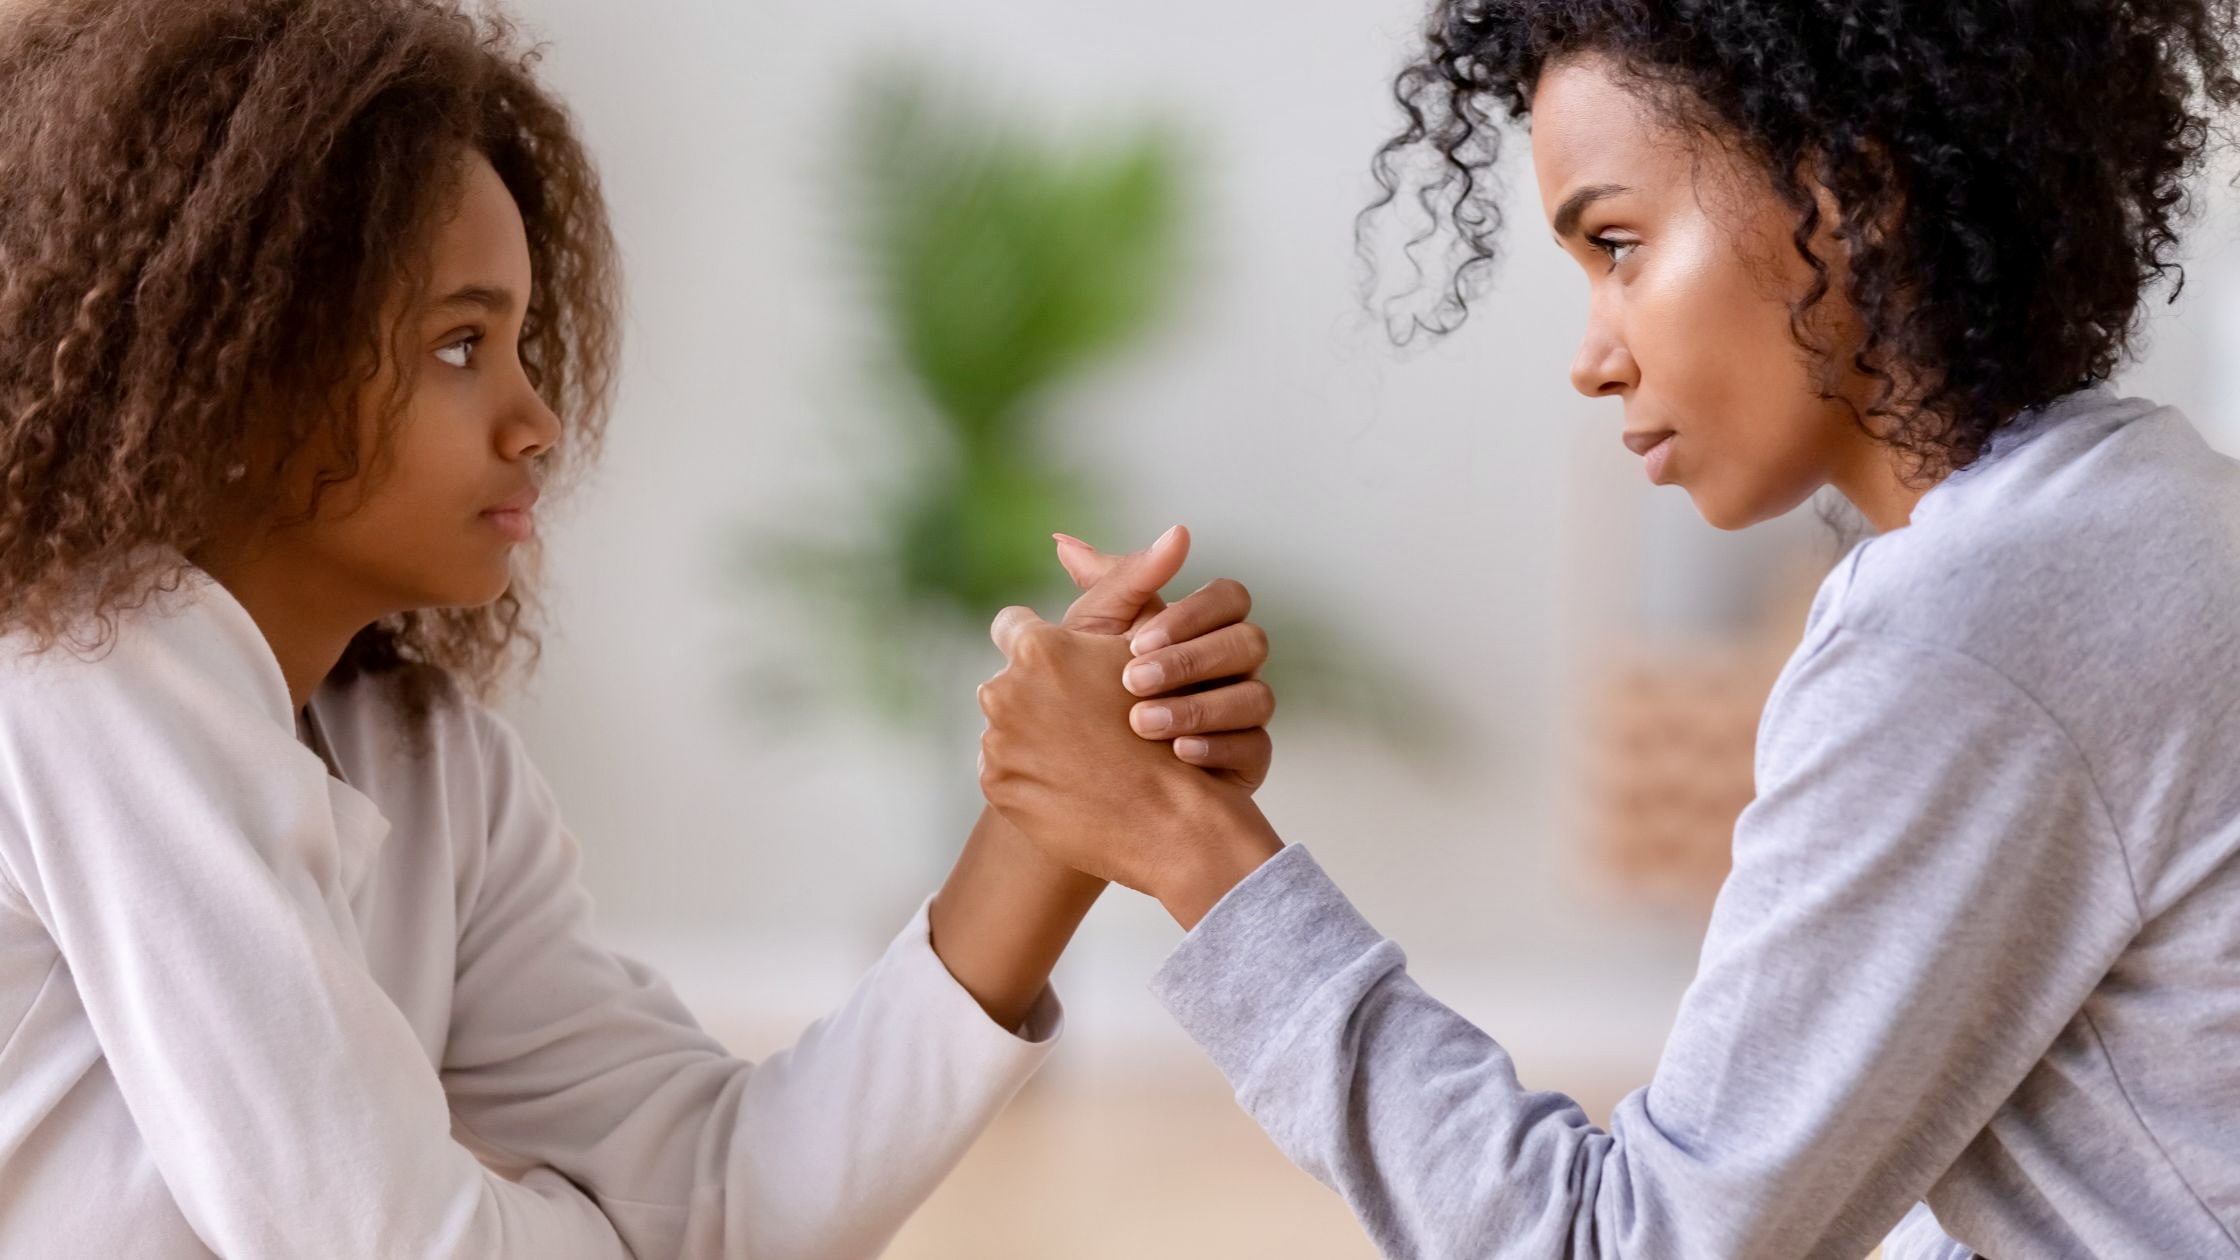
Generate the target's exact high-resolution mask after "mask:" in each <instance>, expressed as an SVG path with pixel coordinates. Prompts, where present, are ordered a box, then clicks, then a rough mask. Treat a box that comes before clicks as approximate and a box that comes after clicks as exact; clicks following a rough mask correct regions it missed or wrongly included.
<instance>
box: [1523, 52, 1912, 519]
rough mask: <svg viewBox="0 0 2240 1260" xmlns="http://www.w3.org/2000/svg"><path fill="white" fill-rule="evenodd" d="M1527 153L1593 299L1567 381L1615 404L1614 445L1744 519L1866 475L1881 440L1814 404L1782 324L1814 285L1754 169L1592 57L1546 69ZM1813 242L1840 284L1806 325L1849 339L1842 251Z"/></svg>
mask: <svg viewBox="0 0 2240 1260" xmlns="http://www.w3.org/2000/svg"><path fill="white" fill-rule="evenodd" d="M1532 160H1533V170H1534V173H1535V175H1536V176H1537V179H1538V182H1539V187H1540V200H1541V208H1542V210H1543V211H1544V212H1545V213H1546V214H1547V216H1548V222H1549V224H1550V226H1551V227H1552V228H1553V229H1554V230H1555V232H1556V235H1557V239H1558V241H1559V243H1560V244H1561V245H1562V246H1563V248H1564V250H1565V251H1566V252H1567V253H1569V254H1570V255H1571V256H1572V257H1573V258H1574V259H1575V260H1576V261H1577V262H1578V263H1579V265H1580V267H1581V268H1582V269H1583V270H1584V271H1585V273H1586V277H1587V283H1588V286H1589V289H1590V294H1591V296H1590V302H1589V306H1588V313H1587V326H1586V331H1585V335H1584V336H1583V337H1582V339H1581V341H1580V345H1579V352H1578V357H1577V358H1576V359H1575V360H1574V362H1573V363H1572V365H1571V380H1572V384H1573V385H1574V386H1575V387H1576V388H1577V389H1578V390H1579V392H1580V393H1582V394H1585V395H1587V396H1588V397H1601V396H1604V395H1612V396H1616V397H1618V398H1621V399H1623V400H1624V404H1625V430H1624V433H1625V438H1624V440H1625V442H1626V444H1627V445H1628V447H1629V448H1632V449H1634V450H1635V453H1637V454H1645V455H1646V458H1645V459H1644V464H1645V465H1646V467H1647V470H1648V473H1649V475H1650V476H1651V477H1652V478H1653V479H1654V480H1656V481H1658V482H1660V483H1663V484H1673V485H1679V486H1681V487H1684V488H1685V489H1686V490H1687V491H1688V494H1689V495H1690V497H1691V498H1692V499H1693V500H1694V502H1695V507H1696V510H1697V511H1698V512H1699V513H1701V514H1702V516H1703V518H1704V519H1705V520H1706V521H1709V522H1710V523H1711V524H1713V525H1715V526H1718V527H1719V528H1721V529H1739V528H1741V527H1743V526H1746V525H1752V524H1756V523H1757V522H1759V521H1764V520H1768V519H1770V518H1772V517H1775V516H1779V515H1781V514H1782V513H1784V512H1787V511H1789V510H1790V509H1791V508H1794V507H1796V506H1797V505H1798V504H1800V503H1802V502H1803V501H1804V500H1805V499H1806V498H1808V497H1810V496H1811V494H1812V493H1813V492H1814V491H1815V490H1817V489H1819V488H1820V487H1821V486H1823V485H1826V484H1829V483H1831V482H1834V483H1837V484H1838V485H1842V484H1844V483H1845V482H1847V481H1850V480H1853V479H1855V478H1857V477H1860V476H1863V475H1869V474H1867V471H1866V470H1867V469H1869V468H1870V467H1871V466H1872V465H1873V464H1874V463H1876V462H1880V461H1881V460H1882V459H1883V458H1884V457H1883V456H1882V455H1881V452H1880V448H1879V447H1878V446H1877V445H1876V444H1874V443H1872V442H1871V441H1870V440H1868V439H1867V437H1866V435H1865V434H1863V433H1862V432H1861V431H1860V430H1859V428H1858V425H1857V422H1856V421H1855V420H1854V418H1853V416H1852V413H1851V411H1850V409H1849V408H1847V407H1846V406H1845V405H1844V404H1843V403H1841V402H1839V401H1835V400H1827V399H1822V398H1819V397H1818V396H1817V394H1818V391H1817V389H1816V388H1815V381H1816V379H1817V378H1816V373H1815V371H1814V369H1813V365H1812V363H1811V361H1810V360H1809V359H1808V357H1807V355H1806V354H1805V352H1804V351H1803V350H1802V349H1801V348H1800V347H1799V346H1798V345H1797V342H1796V340H1795V338H1794V336H1793V335H1792V333H1791V331H1790V302H1791V301H1792V300H1793V299H1794V298H1795V297H1797V296H1799V295H1801V294H1803V293H1804V292H1805V291H1806V289H1807V288H1808V287H1809V285H1810V284H1811V281H1812V273H1811V270H1810V268H1809V267H1808V266H1807V265H1806V264H1805V262H1804V260H1803V259H1802V258H1800V257H1798V256H1797V253H1796V250H1795V248H1794V247H1793V246H1792V245H1791V243H1790V242H1791V238H1792V235H1793V233H1794V232H1795V229H1796V224H1797V216H1796V214H1795V212H1794V211H1792V210H1791V209H1790V208H1789V207H1788V206H1787V205H1786V204H1785V203H1783V202H1782V201H1781V199H1780V198H1779V197H1777V196H1776V195H1775V194H1774V192H1773V190H1772V188H1771V187H1770V186H1769V185H1768V184H1767V182H1766V180H1765V179H1764V178H1763V176H1762V175H1761V174H1760V173H1759V172H1758V171H1757V170H1756V169H1755V168H1754V167H1753V166H1752V165H1750V164H1749V163H1748V162H1746V161H1744V160H1742V159H1739V158H1736V157H1734V156H1733V155H1730V154H1729V153H1727V152H1724V151H1722V150H1720V149H1719V148H1718V147H1717V146H1716V144H1715V143H1713V142H1712V141H1709V140H1707V139H1705V138H1703V137H1702V136H1700V135H1693V134H1690V133H1687V132H1684V131H1682V130H1681V129H1680V128H1679V127H1677V126H1675V125H1673V124H1672V123H1670V122H1667V121H1665V120H1662V119H1660V118H1659V117H1658V116H1657V113H1656V111H1655V109H1654V107H1653V106H1652V105H1651V103H1649V102H1648V101H1646V100H1645V99H1644V98H1643V96H1642V95H1641V94H1640V92H1639V90H1638V89H1637V88H1635V87H1633V86H1630V85H1628V84H1626V83H1624V82H1622V81H1621V80H1620V79H1619V78H1618V77H1617V76H1616V75H1615V74H1614V73H1613V70H1612V67H1611V66H1610V64H1609V63H1608V62H1606V61H1603V60H1601V59H1599V58H1594V57H1581V58H1574V59H1570V60H1565V61H1559V62H1557V63H1555V64H1553V65H1551V66H1550V67H1549V69H1548V71H1547V73H1546V74H1545V75H1544V76H1543V77H1542V79H1541V82H1540V85H1539V89H1538V91H1537V92H1536V93H1535V95H1534V97H1533V106H1532ZM1819 252H1820V254H1821V256H1822V257H1823V258H1825V259H1827V260H1828V261H1829V263H1830V265H1831V274H1830V277H1829V278H1830V283H1831V284H1832V285H1835V286H1836V288H1835V290H1834V291H1833V292H1831V294H1830V295H1829V297H1828V298H1827V299H1826V300H1825V301H1824V302H1823V303H1822V304H1821V305H1820V307H1819V308H1817V309H1816V311H1815V322H1814V325H1813V328H1814V331H1815V332H1816V333H1817V334H1820V335H1826V334H1827V333H1830V332H1832V333H1834V334H1835V336H1836V339H1837V342H1836V343H1837V344H1838V345H1844V344H1848V343H1849V341H1850V340H1851V339H1854V338H1855V337H1856V333H1855V332H1853V331H1852V329H1851V325H1852V324H1853V320H1852V319H1851V316H1850V313H1849V308H1848V306H1847V305H1846V304H1845V303H1844V302H1843V300H1842V298H1841V296H1840V295H1841V292H1842V289H1841V274H1840V271H1838V270H1836V268H1837V267H1838V266H1840V263H1839V259H1838V257H1837V255H1836V253H1835V251H1834V250H1833V249H1832V248H1831V247H1830V246H1828V245H1826V244H1823V245H1822V246H1821V247H1820V251H1819ZM1860 397H1864V394H1863V393H1862V394H1861V395H1860ZM1855 401H1856V399H1855ZM1668 435H1669V436H1668ZM1659 442H1662V446H1661V447H1658V446H1657V445H1656V444H1657V443H1659Z"/></svg>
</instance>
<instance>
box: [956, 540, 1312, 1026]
mask: <svg viewBox="0 0 2240 1260" xmlns="http://www.w3.org/2000/svg"><path fill="white" fill-rule="evenodd" d="M1060 543H1061V545H1060V547H1059V553H1058V554H1059V559H1060V560H1061V561H1063V562H1064V564H1065V567H1066V571H1067V572H1068V573H1070V574H1071V575H1072V576H1073V579H1074V581H1075V582H1076V583H1078V584H1079V585H1080V586H1081V587H1082V588H1083V592H1084V593H1083V594H1082V596H1081V597H1080V598H1079V599H1077V600H1075V601H1074V602H1073V606H1072V607H1070V608H1068V609H1067V610H1066V617H1065V625H1066V626H1067V627H1068V628H1069V629H1074V630H1078V631H1081V632H1082V633H1084V634H1098V635H1108V636H1122V635H1126V636H1131V637H1132V638H1133V639H1134V641H1135V642H1136V643H1137V644H1138V645H1139V646H1146V647H1147V649H1148V646H1149V645H1151V644H1153V643H1155V642H1156V639H1155V638H1154V636H1164V637H1165V638H1167V639H1170V640H1173V641H1176V642H1177V647H1175V648H1173V649H1170V651H1172V652H1176V653H1187V654H1188V655H1185V656H1184V657H1183V658H1182V660H1181V662H1180V663H1179V664H1177V665H1176V667H1175V672H1174V674H1173V675H1172V680H1173V681H1172V682H1171V683H1170V684H1169V685H1171V686H1173V687H1176V688H1189V687H1193V686H1197V685H1200V684H1201V683H1203V682H1206V681H1211V680H1215V679H1219V678H1227V677H1235V678H1237V679H1239V680H1242V679H1245V678H1248V677H1249V676H1250V675H1251V674H1253V673H1256V672H1257V671H1258V670H1259V668H1260V666H1261V664H1262V663H1263V662H1264V661H1265V660H1266V643H1267V639H1266V636H1264V635H1259V634H1258V631H1257V628H1256V627H1245V628H1247V629H1250V630H1251V631H1252V637H1251V638H1249V639H1245V640H1243V641H1242V642H1241V643H1240V642H1239V636H1237V635H1236V634H1235V633H1234V631H1236V630H1237V629H1238V628H1239V626H1240V625H1241V624H1242V623H1243V621H1244V618H1245V617H1246V615H1247V614H1249V613H1250V611H1251V608H1252V600H1251V596H1250V595H1248V594H1247V593H1246V592H1245V589H1244V588H1243V587H1242V586H1239V585H1237V584H1236V583H1234V582H1216V583H1214V584H1213V585H1211V586H1209V587H1207V588H1205V589H1204V590H1201V591H1199V592H1197V593H1196V594H1193V595H1191V596H1189V597H1188V598H1185V599H1183V600H1180V601H1178V602H1176V603H1175V604H1174V605H1173V606H1172V607H1169V606H1168V605H1166V604H1164V603H1161V602H1160V600H1159V595H1158V591H1159V588H1160V587H1162V586H1164V585H1166V584H1167V583H1168V582H1171V581H1173V580H1174V576H1175V574H1176V573H1178V572H1180V571H1181V568H1182V562H1183V560H1184V558H1185V557H1186V556H1187V555H1188V552H1189V547H1190V536H1189V534H1188V533H1187V532H1185V531H1183V530H1181V529H1180V528H1179V527H1178V528H1176V529H1174V530H1170V531H1168V533H1167V535H1166V536H1165V537H1162V538H1161V539H1160V540H1159V541H1158V542H1156V543H1154V544H1152V546H1150V547H1149V548H1146V549H1145V550H1143V551H1139V552H1134V553H1132V554H1129V555H1124V556H1106V555H1101V554H1099V553H1098V552H1097V551H1096V550H1095V549H1093V548H1091V547H1089V545H1088V544H1086V543H1083V542H1080V541H1078V540H1075V539H1061V540H1060ZM1201 635H1204V636H1211V637H1212V639H1214V640H1216V643H1214V644H1211V645H1205V644H1196V643H1193V642H1192V640H1195V639H1197V638H1199V636H1201ZM1127 641H1128V640H1127V639H1124V638H1120V637H1113V638H1112V639H1111V642H1112V643H1114V644H1115V645H1122V646H1123V647H1124V645H1125V644H1126V643H1127ZM1224 644H1225V645H1226V646H1222V645H1224ZM1255 644H1257V648H1256V649H1255V648H1254V645H1255ZM1240 646H1241V647H1244V648H1246V649H1247V650H1245V651H1243V652H1241V653H1240V652H1238V651H1236V650H1235V649H1236V648H1238V647H1240ZM1169 659H1172V658H1169ZM1207 670H1212V671H1214V672H1213V673H1207V672H1206V671H1207ZM1118 677H1119V674H1118V672H1117V669H1116V670H1115V672H1114V674H1113V678H1114V679H1115V680H1117V678H1118ZM1256 685H1257V684H1256ZM1262 690H1265V688H1264V687H1263V688H1262ZM1178 703H1179V701H1178ZM1189 705H1190V706H1191V707H1188V708H1186V709H1184V711H1183V712H1182V714H1181V716H1180V720H1179V721H1177V722H1176V723H1175V724H1174V725H1173V726H1172V727H1171V728H1170V730H1169V732H1168V738H1174V739H1175V743H1174V744H1173V745H1171V746H1172V747H1174V748H1175V750H1176V753H1177V755H1180V756H1183V757H1185V758H1187V759H1191V760H1194V761H1195V762H1196V764H1198V765H1201V766H1205V767H1207V768H1208V769H1210V770H1211V771H1213V772H1216V773H1220V774H1223V775H1226V776H1228V777H1230V778H1231V779H1232V780H1234V781H1236V782H1238V783H1240V784H1243V785H1245V786H1247V787H1253V786H1258V784H1259V783H1260V782H1261V780H1263V779H1265V778H1266V777H1267V773H1268V739H1267V733H1266V732H1265V731H1252V730H1239V729H1236V728H1234V727H1231V726H1224V725H1205V724H1203V723H1205V722H1214V723H1220V722H1241V721H1245V720H1246V719H1254V721H1253V724H1254V725H1257V724H1258V723H1259V722H1264V721H1266V720H1267V717H1266V710H1264V709H1255V708H1253V707H1252V706H1251V705H1250V704H1244V705H1239V704H1236V703H1233V702H1232V700H1230V699H1225V698H1223V697H1222V696H1221V695H1220V693H1219V692H1218V691H1205V692H1200V693H1198V694H1197V695H1195V696H1192V697H1189ZM1175 737H1180V738H1175ZM1193 738H1204V739H1205V740H1206V741H1207V744H1206V746H1205V747H1204V748H1202V749H1193V748H1191V747H1190V746H1189V745H1188V741H1189V740H1190V739H1193ZM1136 742H1137V743H1139V744H1141V745H1142V746H1143V747H1144V748H1147V749H1158V750H1159V751H1160V753H1161V755H1165V750H1164V749H1160V746H1159V745H1158V744H1155V743H1149V742H1146V741H1144V740H1137V741H1136ZM1193 773H1201V772H1198V771H1193ZM1104 885H1105V881H1104V880H1103V879H1101V878H1098V877H1095V876H1092V875H1086V874H1083V873H1082V872H1081V871H1079V870H1077V869H1075V868H1074V867H1073V866H1071V865H1068V864H1066V863H1064V862H1061V861H1059V860H1057V859H1055V858H1053V857H1052V856H1051V855H1049V854H1048V853H1046V852H1045V851H1044V850H1043V849H1042V848H1041V847H1039V846H1037V845H1036V844H1035V843H1034V842H1033V841H1031V840H1029V839H1028V838H1027V837H1026V836H1025V835H1023V834H1021V833H1020V831H1019V830H1018V828H1016V827H1014V826H1013V825H1012V824H1011V823H1010V822H1009V821H1008V820H1007V819H1005V818H1004V817H1003V816H1002V815H1001V814H999V813H997V812H995V811H994V810H993V809H990V810H988V811H987V812H985V813H984V814H983V815H982V816H981V819H980V821H979V823H978V825H976V826H975V827H974V828H973V830H972V835H971V837H970V838H969V839H968V840H967V841H966V842H965V846H964V851H963V852H962V853H960V854H958V856H957V864H956V867H955V868H954V869H953V870H951V871H950V873H949V878H948V880H947V882H945V883H944V884H943V885H942V888H941V891H940V893H939V895H937V896H936V897H935V898H934V899H933V905H932V906H931V908H930V909H929V911H928V921H929V927H930V930H931V933H932V940H933V949H934V953H935V954H937V955H938V956H939V957H940V958H941V961H942V963H943V965H945V966H946V967H948V969H949V973H950V974H951V975H952V976H954V977H955V978H956V980H957V983H958V984H960V985H962V986H963V987H964V989H965V991H966V992H968V993H970V994H971V995H972V996H973V998H974V999H975V1000H976V1001H978V1002H979V1003H980V1006H981V1008H982V1009H983V1010H985V1011H987V1013H988V1016H989V1018H991V1019H993V1020H995V1021H996V1023H998V1024H999V1025H1001V1026H1003V1027H1005V1028H1017V1027H1018V1026H1019V1024H1020V1022H1021V1021H1022V1020H1024V1019H1025V1018H1026V1016H1027V1013H1028V1011H1029V1010H1031V1009H1032V1007H1033V1004H1034V1002H1035V1000H1036V999H1037V998H1038V997H1039V996H1040V995H1041V993H1042V991H1043V989H1044V987H1045V986H1046V985H1047V983H1048V981H1049V977H1050V969H1051V968H1052V967H1053V966H1054V965H1056V963H1057V961H1058V956H1059V955H1060V954H1062V953H1063V952H1064V951H1065V948H1066V945H1067V943H1068V942H1069V941H1071V940H1072V939H1073V933H1074V930H1075V929H1076V928H1077V927H1079V926H1080V923H1081V920H1082V918H1083V917H1084V916H1086V915H1087V914H1088V912H1089V908H1090V906H1092V905H1094V904H1095V903H1096V900H1097V896H1098V894H1099V893H1101V892H1102V891H1103V890H1104Z"/></svg>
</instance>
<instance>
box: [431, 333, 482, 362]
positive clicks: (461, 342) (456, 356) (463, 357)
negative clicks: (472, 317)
mask: <svg viewBox="0 0 2240 1260" xmlns="http://www.w3.org/2000/svg"><path fill="white" fill-rule="evenodd" d="M480 340H482V338H480V337H461V338H459V339H458V340H457V341H454V342H452V343H451V344H450V345H447V346H445V347H443V348H442V349H440V350H438V351H436V357H437V358H439V359H441V360H443V361H444V362H445V363H448V364H450V365H451V366H453V367H457V368H463V367H465V366H467V364H468V362H469V361H470V360H471V359H472V358H473V357H474V346H475V343H476V342H478V341H480Z"/></svg>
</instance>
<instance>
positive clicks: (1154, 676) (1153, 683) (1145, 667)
mask: <svg viewBox="0 0 2240 1260" xmlns="http://www.w3.org/2000/svg"><path fill="white" fill-rule="evenodd" d="M1166 681H1167V667H1166V666H1164V665H1161V664H1159V663H1158V662H1156V661H1138V662H1136V663H1135V664H1133V665H1130V666H1129V667H1128V668H1127V669H1125V670H1123V671H1121V674H1120V683H1121V685H1122V686H1124V687H1126V688H1127V689H1128V690H1130V691H1132V692H1134V693H1136V694H1137V695H1139V696H1148V695H1154V694H1156V693H1158V692H1160V691H1163V690H1165V688H1164V686H1162V684H1164V683H1165V682H1166Z"/></svg>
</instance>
